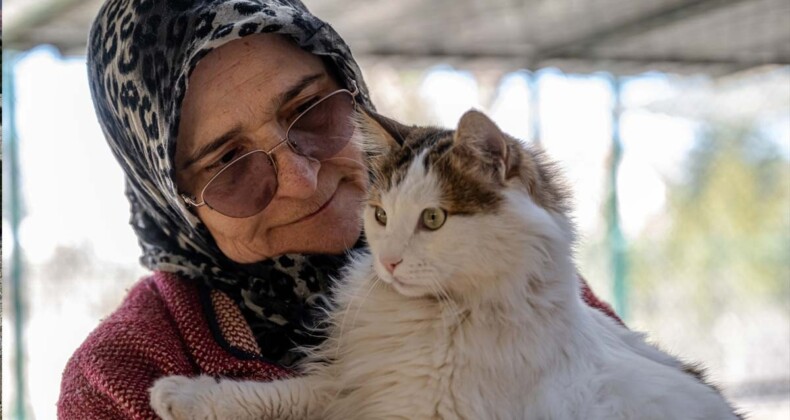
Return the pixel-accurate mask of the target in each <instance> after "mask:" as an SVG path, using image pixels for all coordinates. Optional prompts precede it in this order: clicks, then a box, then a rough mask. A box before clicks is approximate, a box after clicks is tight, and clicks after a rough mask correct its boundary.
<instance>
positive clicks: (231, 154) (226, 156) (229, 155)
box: [206, 148, 239, 170]
mask: <svg viewBox="0 0 790 420" xmlns="http://www.w3.org/2000/svg"><path fill="white" fill-rule="evenodd" d="M238 156H239V149H238V148H233V149H231V150H228V151H227V152H225V153H223V154H222V156H220V158H219V159H217V160H216V161H214V162H213V163H211V164H210V165H208V166H206V169H207V170H214V169H221V168H223V167H225V165H227V164H229V163H231V162H233V159H235V158H237V157H238Z"/></svg>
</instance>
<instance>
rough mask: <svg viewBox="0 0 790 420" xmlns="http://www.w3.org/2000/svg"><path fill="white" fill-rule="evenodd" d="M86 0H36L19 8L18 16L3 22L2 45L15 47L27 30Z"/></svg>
mask: <svg viewBox="0 0 790 420" xmlns="http://www.w3.org/2000/svg"><path fill="white" fill-rule="evenodd" d="M86 1H87V0H48V1H36V2H31V3H35V5H33V6H28V7H25V10H23V11H22V10H20V12H19V16H16V17H15V18H14V19H11V20H8V19H6V21H4V22H3V45H4V46H5V47H7V48H15V47H16V46H17V43H19V42H24V41H23V40H24V38H25V35H26V34H27V31H29V30H31V28H34V29H33V30H35V28H36V27H37V26H39V25H45V24H47V23H49V22H50V21H52V20H53V19H55V18H57V17H58V16H61V15H63V14H64V13H67V12H68V11H70V10H73V9H74V8H76V7H77V6H80V5H81V4H83V3H85V2H86Z"/></svg>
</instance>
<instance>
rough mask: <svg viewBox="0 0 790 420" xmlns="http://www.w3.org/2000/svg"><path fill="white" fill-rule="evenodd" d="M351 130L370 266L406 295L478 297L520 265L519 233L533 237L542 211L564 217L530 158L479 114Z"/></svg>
mask: <svg viewBox="0 0 790 420" xmlns="http://www.w3.org/2000/svg"><path fill="white" fill-rule="evenodd" d="M358 131H361V133H362V135H364V137H365V139H364V140H363V141H364V142H366V143H367V144H366V146H365V148H366V150H368V151H369V152H370V153H371V154H372V155H373V156H372V157H371V159H370V161H371V167H372V168H371V171H372V174H373V182H372V188H371V190H370V193H369V197H368V202H367V205H366V206H365V210H364V226H365V233H366V237H367V239H368V243H369V245H370V248H371V250H372V253H373V255H374V261H375V262H374V265H375V270H376V272H377V274H378V276H379V277H380V279H381V280H382V281H384V282H386V283H388V284H390V285H391V286H392V287H393V288H394V289H395V290H396V291H398V292H399V293H401V294H403V295H405V296H411V297H418V296H439V297H441V296H443V295H449V296H458V295H467V294H469V293H476V291H478V290H480V289H481V288H483V287H485V285H484V284H481V282H485V281H486V279H487V278H494V277H496V276H497V275H498V274H500V273H501V272H502V270H507V269H508V267H507V266H508V265H512V261H513V260H517V259H523V258H522V256H520V255H518V254H517V253H516V250H517V249H524V245H525V243H523V242H524V241H528V240H529V239H528V237H529V235H526V236H525V235H523V234H522V233H527V234H530V235H531V234H537V235H538V236H539V235H541V233H540V232H538V231H540V230H541V229H536V226H537V225H538V224H545V223H544V222H545V220H543V221H541V220H542V219H545V217H544V216H545V215H546V212H545V211H544V209H547V208H548V209H550V210H551V209H553V210H557V211H559V212H563V211H564V207H563V206H564V196H563V195H562V194H559V191H558V190H556V191H555V188H554V187H553V186H552V185H549V184H548V183H547V182H545V180H541V179H540V177H541V173H540V171H539V169H540V168H539V167H538V161H537V160H536V159H535V158H534V156H531V155H530V154H529V153H527V151H526V150H525V149H524V148H523V146H522V145H520V143H518V142H517V141H516V140H514V139H511V138H509V137H507V136H506V135H504V134H503V133H502V132H501V131H499V129H498V128H497V127H496V125H494V123H493V122H491V121H490V120H489V119H488V118H487V117H485V115H483V114H481V113H479V112H474V111H470V112H469V113H467V114H466V115H464V117H463V118H462V119H461V122H460V123H459V126H458V128H457V129H456V130H455V131H450V130H441V129H436V128H417V127H404V126H401V125H399V124H397V123H394V122H392V121H390V120H386V119H384V118H383V117H380V116H375V117H372V118H371V117H368V118H364V119H363V121H362V123H361V130H358ZM538 189H540V191H538ZM541 201H542V202H541ZM536 203H539V204H536ZM549 224H551V221H549Z"/></svg>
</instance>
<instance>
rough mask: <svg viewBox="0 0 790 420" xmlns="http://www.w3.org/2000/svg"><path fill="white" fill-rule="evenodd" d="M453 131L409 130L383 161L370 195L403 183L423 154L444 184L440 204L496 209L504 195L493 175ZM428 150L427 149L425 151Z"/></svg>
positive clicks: (458, 210)
mask: <svg viewBox="0 0 790 420" xmlns="http://www.w3.org/2000/svg"><path fill="white" fill-rule="evenodd" d="M453 146H454V142H453V132H452V131H450V130H442V129H437V128H420V129H416V130H414V131H413V132H411V133H410V134H409V136H408V137H407V138H406V139H405V140H404V146H403V147H401V148H400V149H399V150H397V151H395V152H394V153H393V154H392V155H391V156H390V157H389V158H388V159H387V160H385V161H384V162H382V163H381V165H380V166H379V168H378V174H377V176H376V177H375V178H376V179H375V182H374V183H373V189H372V191H371V198H372V199H373V200H375V201H379V200H380V197H381V194H383V193H385V192H387V191H389V190H391V189H392V188H393V187H395V186H398V185H400V184H401V183H402V182H403V181H404V179H405V177H406V176H407V174H408V170H409V167H410V166H411V164H412V162H413V161H414V159H417V158H418V157H419V156H422V162H421V163H422V165H423V167H424V168H425V170H426V172H431V173H432V174H433V175H434V176H435V178H436V179H437V180H438V182H439V185H440V188H441V205H442V207H444V208H445V209H446V210H448V211H449V212H450V213H454V214H476V213H483V212H493V211H496V209H497V208H498V205H499V203H500V202H501V200H502V195H501V194H500V193H499V191H498V189H497V188H496V185H495V183H493V182H492V181H491V176H490V174H489V173H487V172H486V171H482V170H481V169H480V167H479V165H477V164H475V159H477V158H476V157H475V156H473V154H471V153H469V151H468V150H464V149H463V148H460V147H453ZM423 152H425V153H423Z"/></svg>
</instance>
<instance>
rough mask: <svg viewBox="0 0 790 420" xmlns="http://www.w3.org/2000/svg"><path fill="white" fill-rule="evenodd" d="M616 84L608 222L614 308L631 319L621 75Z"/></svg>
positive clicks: (607, 211)
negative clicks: (621, 182) (622, 190)
mask: <svg viewBox="0 0 790 420" xmlns="http://www.w3.org/2000/svg"><path fill="white" fill-rule="evenodd" d="M611 86H612V98H613V105H612V150H611V156H610V159H609V177H608V183H609V197H608V198H607V205H606V207H607V209H606V216H607V217H606V219H607V220H606V221H607V242H608V243H609V251H610V258H611V272H612V285H613V288H614V309H615V311H617V314H618V315H620V317H621V318H622V319H623V320H625V319H627V318H628V255H627V249H626V247H627V245H626V242H625V237H624V236H623V231H622V230H621V229H620V209H619V206H618V203H617V201H618V200H617V197H618V194H617V175H618V173H619V170H620V162H621V160H622V157H623V144H622V141H621V139H620V115H621V113H622V103H621V97H620V95H621V88H622V83H621V81H620V79H619V78H617V77H613V78H612V79H611Z"/></svg>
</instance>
